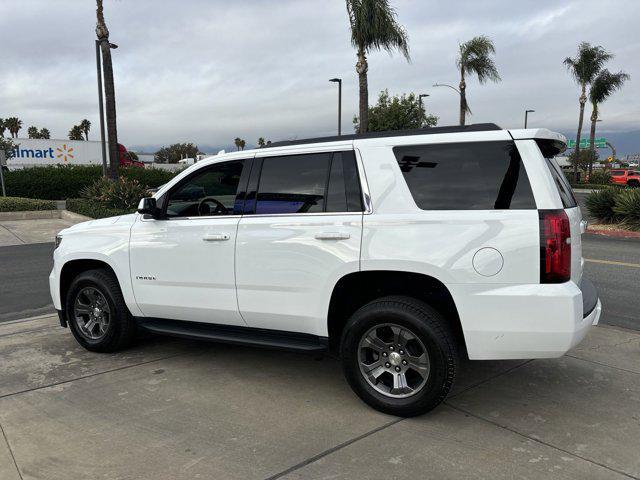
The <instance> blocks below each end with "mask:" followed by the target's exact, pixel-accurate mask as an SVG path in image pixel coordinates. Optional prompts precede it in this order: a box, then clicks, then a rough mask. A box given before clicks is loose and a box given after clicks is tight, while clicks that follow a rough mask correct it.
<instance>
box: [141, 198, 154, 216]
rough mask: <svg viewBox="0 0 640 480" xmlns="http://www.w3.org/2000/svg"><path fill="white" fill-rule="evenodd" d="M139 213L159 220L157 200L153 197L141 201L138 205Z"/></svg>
mask: <svg viewBox="0 0 640 480" xmlns="http://www.w3.org/2000/svg"><path fill="white" fill-rule="evenodd" d="M138 213H140V214H142V215H151V216H152V217H153V218H158V207H157V205H156V199H155V198H153V197H147V198H143V199H141V200H140V203H139V204H138Z"/></svg>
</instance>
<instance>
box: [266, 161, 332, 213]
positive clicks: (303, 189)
mask: <svg viewBox="0 0 640 480" xmlns="http://www.w3.org/2000/svg"><path fill="white" fill-rule="evenodd" d="M330 158H331V154H330V153H316V154H309V155H291V156H286V157H268V158H264V159H263V161H262V172H261V173H260V181H259V183H258V194H257V201H256V209H255V213H257V214H265V213H314V212H322V211H324V200H325V187H326V185H327V178H328V174H329V160H330Z"/></svg>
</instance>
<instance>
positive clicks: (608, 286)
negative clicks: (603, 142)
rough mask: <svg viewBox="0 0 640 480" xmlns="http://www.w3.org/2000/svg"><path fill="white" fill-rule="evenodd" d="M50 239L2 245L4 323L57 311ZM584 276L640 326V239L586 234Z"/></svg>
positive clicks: (610, 312)
mask: <svg viewBox="0 0 640 480" xmlns="http://www.w3.org/2000/svg"><path fill="white" fill-rule="evenodd" d="M52 251H53V244H52V243H37V244H31V245H17V246H11V247H0V322H2V321H8V320H15V319H19V318H25V317H31V316H35V315H40V314H43V313H49V312H53V305H52V304H51V298H50V297H49V281H48V277H49V272H50V271H51V267H52V259H51V254H52ZM583 256H584V258H585V272H584V274H585V275H586V276H588V277H589V279H591V281H592V282H593V283H594V284H595V286H596V287H597V288H598V292H599V295H600V299H601V300H602V303H603V307H604V309H603V310H604V311H603V315H602V318H601V320H600V321H601V322H602V323H607V324H609V325H617V326H620V327H626V328H633V329H635V330H640V295H639V292H640V240H638V239H618V238H609V237H604V236H601V235H592V234H585V235H584V236H583Z"/></svg>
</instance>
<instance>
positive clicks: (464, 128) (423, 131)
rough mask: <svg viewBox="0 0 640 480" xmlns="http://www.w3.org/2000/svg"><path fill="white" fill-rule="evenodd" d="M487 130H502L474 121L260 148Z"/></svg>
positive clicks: (314, 139)
mask: <svg viewBox="0 0 640 480" xmlns="http://www.w3.org/2000/svg"><path fill="white" fill-rule="evenodd" d="M489 130H502V128H500V127H499V126H498V125H496V124H495V123H476V124H473V125H452V126H445V127H426V128H415V129H413V130H388V131H384V132H367V133H356V134H351V135H341V136H332V137H317V138H302V139H300V140H283V141H279V142H273V143H270V144H268V145H266V146H264V147H262V148H273V147H285V146H289V145H301V144H305V143H323V142H339V141H348V140H359V139H365V138H384V137H403V136H407V135H435V134H437V133H461V132H486V131H489Z"/></svg>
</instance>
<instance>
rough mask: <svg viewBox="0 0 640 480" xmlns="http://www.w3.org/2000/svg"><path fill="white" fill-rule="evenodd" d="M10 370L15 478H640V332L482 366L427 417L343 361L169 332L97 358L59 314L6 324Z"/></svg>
mask: <svg viewBox="0 0 640 480" xmlns="http://www.w3.org/2000/svg"><path fill="white" fill-rule="evenodd" d="M0 365H1V368H0V426H1V427H2V433H3V435H0V478H2V479H3V480H4V479H7V480H13V479H20V478H23V479H32V478H42V479H64V480H73V479H87V478H108V479H115V478H136V479H138V478H144V479H147V478H149V479H151V478H153V479H183V478H202V479H209V478H224V479H266V478H287V479H320V478H339V479H360V478H362V479H373V478H376V479H389V480H391V479H423V478H433V479H441V478H450V479H465V478H469V479H472V478H473V479H475V478H489V479H496V478H505V479H506V478H580V479H586V478H602V479H604V478H614V479H616V478H620V479H622V478H640V455H638V440H639V439H640V334H639V333H636V332H632V331H628V330H622V329H617V328H613V327H597V328H594V329H592V332H591V333H590V335H589V337H588V338H587V340H586V341H585V342H584V343H583V344H582V345H581V346H580V347H578V348H576V349H575V350H573V351H572V352H570V353H569V354H568V355H567V356H565V357H563V358H561V359H556V360H533V361H509V362H467V363H465V364H463V365H462V369H461V372H460V375H459V377H458V379H457V382H456V385H455V389H454V391H453V392H452V394H451V395H450V396H449V398H448V400H447V401H446V402H445V404H444V405H442V406H440V407H439V408H437V409H436V410H435V411H433V412H431V413H430V414H427V415H425V416H422V417H419V418H413V419H399V418H395V417H391V416H387V415H383V414H380V413H378V412H376V411H374V410H372V409H370V408H368V407H367V406H366V405H364V404H363V403H362V402H360V400H359V399H358V398H356V397H355V395H354V394H353V393H352V392H351V391H350V389H349V387H348V386H347V384H346V382H345V381H344V379H343V377H342V375H341V372H340V367H339V364H338V362H337V361H336V360H333V359H329V358H324V359H322V360H318V359H315V358H314V357H310V356H305V355H298V354H293V353H283V352H276V351H269V350H259V349H250V348H241V347H235V346H228V345H216V344H209V343H198V342H191V341H185V340H176V339H170V338H159V337H149V338H146V339H144V340H142V341H141V342H140V343H139V344H138V345H137V346H135V347H134V348H132V349H130V350H128V351H125V352H122V353H119V354H93V353H89V352H87V351H85V350H83V349H82V348H80V347H79V346H78V345H77V344H76V343H75V341H74V340H73V338H72V337H71V334H70V333H69V332H68V330H66V329H62V328H60V327H59V326H57V319H56V318H55V317H44V318H40V319H33V320H28V321H17V322H9V323H5V324H2V325H0ZM18 472H19V473H18ZM20 475H21V476H20Z"/></svg>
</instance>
